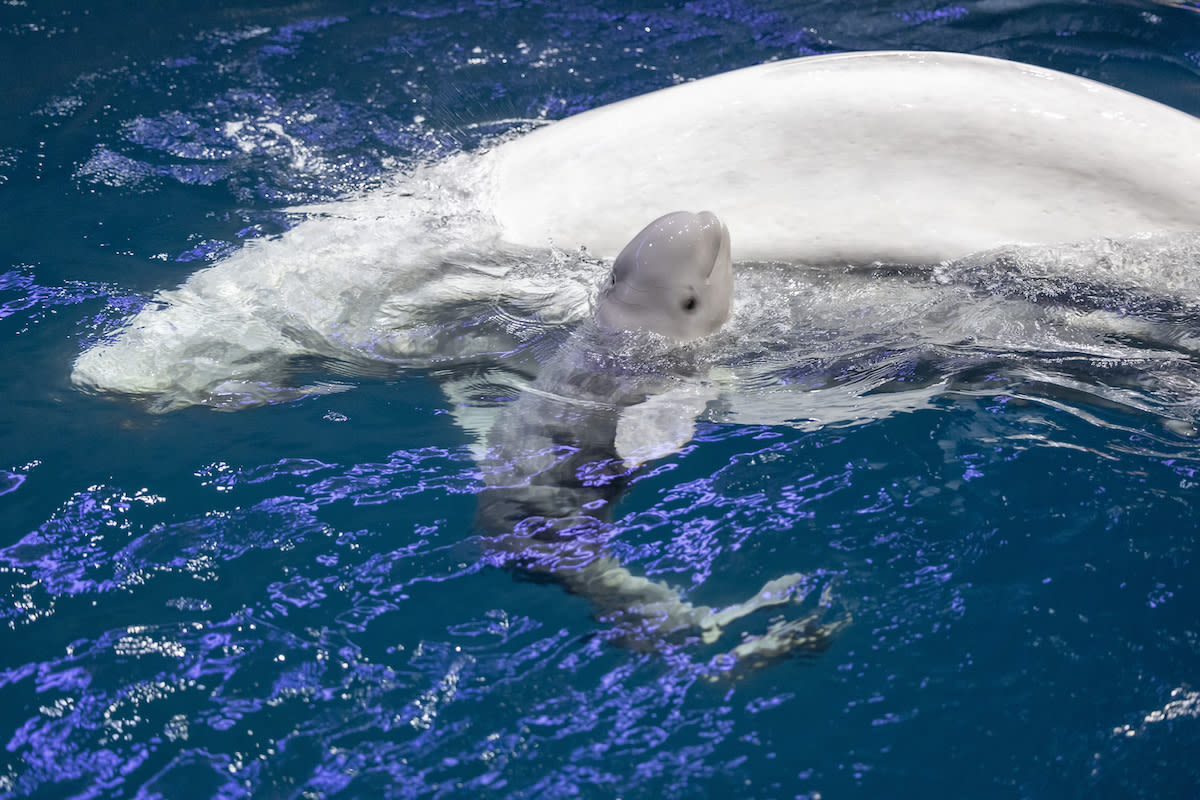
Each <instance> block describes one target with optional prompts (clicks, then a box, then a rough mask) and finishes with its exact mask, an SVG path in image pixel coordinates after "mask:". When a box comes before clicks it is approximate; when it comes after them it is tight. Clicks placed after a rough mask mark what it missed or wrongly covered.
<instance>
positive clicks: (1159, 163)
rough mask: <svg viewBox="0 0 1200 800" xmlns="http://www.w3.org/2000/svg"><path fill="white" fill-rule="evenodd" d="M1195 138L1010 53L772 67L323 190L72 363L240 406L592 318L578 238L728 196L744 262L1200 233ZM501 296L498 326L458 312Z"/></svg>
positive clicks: (100, 385) (152, 390) (825, 59)
mask: <svg viewBox="0 0 1200 800" xmlns="http://www.w3.org/2000/svg"><path fill="white" fill-rule="evenodd" d="M1196 141H1200V122H1197V120H1196V119H1195V118H1193V117H1190V116H1188V115H1186V114H1183V113H1181V112H1178V111H1175V110H1173V109H1170V108H1167V107H1165V106H1162V105H1160V104H1158V103H1155V102H1153V101H1150V100H1147V99H1145V98H1142V97H1138V96H1136V95H1132V94H1129V93H1127V92H1123V91H1121V90H1118V89H1114V88H1112V87H1108V86H1104V85H1101V84H1098V83H1095V82H1092V81H1089V80H1086V79H1082V78H1078V77H1075V76H1071V75H1066V74H1063V73H1058V72H1053V71H1050V70H1045V69H1041V68H1037V67H1030V66H1027V65H1023V64H1017V63H1013V62H1008V61H1000V60H997V59H991V58H982V57H978V56H968V55H958V54H947V53H853V54H844V55H834V56H818V57H811V58H802V59H796V60H792V61H781V62H776V63H770V64H763V65H760V66H756V67H749V68H746V69H743V70H738V71H736V72H731V73H727V74H724V75H717V76H714V77H711V78H704V79H701V80H698V81H695V82H693V83H688V84H684V85H680V86H676V87H672V88H669V89H664V90H661V91H658V92H654V93H651V94H649V95H645V96H642V97H637V98H633V99H631V100H626V101H622V102H619V103H616V104H613V105H611V106H607V107H603V108H599V109H595V110H593V111H588V112H585V113H582V114H579V115H578V116H575V117H572V118H569V119H567V120H563V121H561V122H556V123H552V124H549V125H546V126H544V127H541V128H539V129H536V130H534V131H532V132H530V133H527V134H525V135H523V136H519V137H517V138H513V139H510V140H508V141H504V142H501V143H499V144H497V145H496V146H495V147H493V148H492V149H491V150H489V151H487V152H483V153H461V154H458V155H456V156H453V157H451V158H449V159H447V160H445V161H443V162H440V163H437V164H433V165H428V166H423V167H419V168H415V169H414V170H413V171H412V172H410V173H406V174H404V175H402V176H399V177H398V178H397V179H396V183H395V185H392V186H387V187H384V188H383V189H381V190H379V191H376V192H373V193H371V194H368V195H365V196H363V197H359V198H352V199H348V200H345V201H342V202H337V203H331V204H328V205H327V206H324V207H321V208H319V209H315V210H312V218H310V219H308V220H306V221H304V222H302V223H300V224H299V225H297V226H296V227H295V228H293V229H292V230H290V231H288V232H287V233H285V234H284V235H283V236H281V237H279V238H277V239H273V240H269V241H259V242H254V243H251V244H250V245H248V246H247V247H245V248H243V249H242V250H240V251H238V252H236V253H234V254H233V255H232V256H230V257H229V258H227V259H225V260H224V261H222V262H219V263H217V264H215V265H213V266H212V267H209V268H207V269H204V270H201V271H199V272H197V273H195V274H193V275H192V276H191V277H190V278H189V279H188V280H187V282H186V283H185V284H184V285H183V286H182V287H180V288H178V289H176V290H170V291H164V292H162V293H160V295H159V296H157V297H156V298H155V302H153V303H149V304H147V305H146V307H145V308H143V309H142V310H141V311H140V312H139V313H137V314H136V315H134V316H133V317H131V318H130V319H129V320H127V321H126V322H125V323H124V324H123V325H122V327H120V328H119V329H118V330H116V331H115V332H114V333H113V334H112V335H110V336H108V337H106V338H104V339H102V340H100V341H98V342H96V343H95V344H94V345H93V346H91V347H90V348H89V349H88V350H87V351H86V352H84V353H83V354H81V355H80V357H79V358H78V360H77V361H76V364H75V369H74V371H73V373H72V379H73V381H74V382H75V384H76V385H78V386H80V387H83V388H86V389H89V390H93V391H102V392H118V393H126V394H131V395H137V396H141V397H144V398H146V399H147V400H148V404H149V406H150V407H151V408H152V409H153V410H156V411H169V410H172V409H177V408H181V407H184V406H187V405H194V404H202V405H210V406H214V407H218V408H226V409H237V408H242V407H245V406H247V405H258V404H262V403H269V402H274V401H279V400H286V399H290V398H294V397H297V396H303V395H306V394H314V393H322V392H329V391H335V390H339V389H343V388H346V386H347V385H348V384H347V383H346V382H345V381H338V380H330V381H324V380H317V381H310V382H307V383H300V382H299V380H298V378H297V377H295V374H294V373H295V372H296V370H295V369H293V367H292V364H293V362H295V361H297V360H300V359H313V358H316V359H320V360H325V361H329V362H331V363H335V364H337V365H339V372H342V373H346V372H349V373H351V374H353V372H354V370H356V369H361V370H367V371H369V370H370V369H371V368H372V365H374V366H376V367H378V366H379V365H382V366H384V367H387V366H389V365H401V366H413V365H415V366H424V365H428V364H430V363H435V362H436V363H444V362H446V361H448V360H449V361H453V360H454V359H457V358H486V357H493V356H494V355H495V354H502V353H506V352H509V351H510V350H511V349H512V344H513V338H514V335H515V336H516V338H517V339H518V340H519V339H520V336H521V335H523V334H522V331H523V330H525V329H526V328H528V325H527V324H526V323H524V322H522V323H521V324H520V325H517V326H515V328H517V329H519V330H515V333H514V326H513V325H510V324H509V321H510V320H511V319H513V318H517V319H520V320H530V321H531V323H530V324H534V325H560V324H574V323H577V322H578V321H579V320H580V319H582V318H584V317H585V316H586V310H587V297H588V289H587V284H588V283H589V282H592V281H594V280H595V278H594V277H592V275H595V274H598V273H599V272H600V271H601V270H602V269H603V266H602V265H600V264H597V263H595V262H594V261H588V260H587V259H586V258H585V259H583V260H580V259H579V258H576V257H575V256H569V257H563V255H562V254H573V253H577V252H578V251H577V250H576V248H578V247H580V246H586V247H587V248H588V253H589V258H590V257H592V256H594V257H598V258H601V259H607V258H611V257H614V256H615V255H617V253H618V252H619V251H620V249H621V248H622V247H623V246H624V244H625V243H626V241H627V239H628V237H629V235H630V233H631V232H632V231H636V230H638V229H639V228H640V227H641V226H643V225H645V223H646V221H647V220H650V219H654V218H656V217H658V216H659V215H661V214H662V213H663V212H665V211H667V210H670V209H672V208H696V207H705V208H708V209H710V210H712V211H713V212H714V213H716V214H717V215H718V216H719V217H720V218H721V219H722V220H723V221H724V223H725V224H726V225H728V226H729V228H730V230H732V231H735V232H736V238H737V252H738V258H739V259H747V260H763V261H778V262H786V263H792V264H805V265H809V266H812V265H835V266H839V265H840V266H845V265H846V264H860V263H871V262H876V261H881V262H892V263H896V262H901V263H908V264H917V265H933V264H936V263H938V262H940V261H942V260H945V259H951V258H958V257H961V256H965V255H967V254H969V253H973V252H977V251H981V250H986V249H988V248H992V247H997V246H1001V245H1008V244H1014V243H1017V244H1029V245H1034V244H1053V243H1057V242H1066V241H1077V240H1087V239H1094V238H1098V237H1120V236H1128V235H1132V234H1138V233H1144V232H1160V233H1161V232H1173V231H1183V230H1188V231H1192V230H1196V229H1197V228H1198V227H1200V222H1198V220H1200V153H1197V152H1196V150H1195V148H1194V146H1193V145H1194V142H1196ZM549 247H553V248H554V249H553V250H551V251H548V248H549ZM548 252H550V253H553V254H555V255H552V256H548V255H547V253H548ZM531 265H532V267H531ZM538 265H543V266H544V268H541V269H538V268H537V267H538ZM496 307H500V308H501V309H502V312H503V313H501V314H499V315H493V316H492V317H487V319H489V320H492V321H497V322H498V324H497V325H496V326H492V327H488V326H487V325H473V327H471V328H470V329H469V330H464V329H463V327H462V325H463V324H464V323H463V322H462V321H463V320H471V319H483V318H485V317H486V312H487V310H488V309H489V308H491V309H494V308H496ZM518 343H519V342H518ZM305 372H306V374H311V370H306V371H305ZM297 384H299V385H297Z"/></svg>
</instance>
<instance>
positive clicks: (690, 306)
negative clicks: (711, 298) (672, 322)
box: [681, 296, 700, 313]
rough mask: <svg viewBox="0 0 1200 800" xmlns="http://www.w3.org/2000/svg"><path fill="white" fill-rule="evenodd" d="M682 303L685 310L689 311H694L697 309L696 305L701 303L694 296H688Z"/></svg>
mask: <svg viewBox="0 0 1200 800" xmlns="http://www.w3.org/2000/svg"><path fill="white" fill-rule="evenodd" d="M681 305H682V306H683V310H684V311H687V312H689V313H690V312H692V311H695V310H696V306H698V305H700V303H699V302H698V301H697V300H696V298H695V297H694V296H693V297H688V298H687V299H686V300H684V301H683V303H682V304H681Z"/></svg>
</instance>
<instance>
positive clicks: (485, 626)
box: [0, 0, 1200, 798]
mask: <svg viewBox="0 0 1200 800" xmlns="http://www.w3.org/2000/svg"><path fill="white" fill-rule="evenodd" d="M1190 5H1191V4H1179V5H1178V6H1172V5H1156V4H1150V3H1127V2H1122V3H1115V2H1113V3H1054V4H1041V5H1039V4H1035V3H1022V2H1001V1H999V0H983V2H978V3H963V4H959V5H938V4H936V3H928V4H924V5H922V4H905V3H899V2H878V3H872V4H865V3H864V4H846V3H807V4H787V3H751V2H695V3H688V4H680V5H679V6H678V7H673V8H659V7H658V6H656V5H650V4H646V5H645V6H644V7H642V8H640V9H633V8H631V4H623V3H622V4H618V3H609V4H603V3H602V4H596V3H592V2H588V3H579V4H572V3H551V4H545V5H542V4H535V3H529V4H518V3H503V2H501V3H490V2H479V3H476V4H470V3H462V4H456V3H450V2H429V3H422V4H417V5H412V6H409V5H407V4H403V3H396V4H391V5H389V4H383V3H381V4H378V5H374V6H366V5H364V4H356V3H349V2H324V1H323V0H316V2H306V3H297V4H294V5H285V4H277V3H266V2H264V3H260V4H257V5H243V4H238V3H233V2H221V3H203V4H195V3H158V4H150V5H146V4H141V3H132V2H128V3H125V2H110V3H106V4H103V7H94V8H88V7H84V6H82V5H80V4H76V3H67V2H59V3H54V2H38V0H12V1H11V2H7V3H4V4H3V5H0V75H3V76H4V77H3V79H0V93H2V94H0V97H2V100H3V102H0V198H2V201H0V202H2V204H3V205H2V207H3V210H4V213H3V215H2V218H0V317H2V318H0V337H3V347H2V348H0V359H2V360H3V366H2V367H0V370H2V374H3V375H4V376H5V380H4V401H3V402H4V415H3V423H2V424H0V454H2V456H0V518H2V519H3V520H4V524H3V530H2V531H0V619H2V620H3V624H2V625H0V742H3V743H4V746H5V749H4V752H3V755H0V796H5V797H45V798H51V797H54V798H57V797H166V798H187V797H240V796H251V797H296V798H301V797H304V798H309V797H335V796H336V797H372V798H373V797H574V796H581V797H603V798H609V797H625V798H632V797H659V796H661V797H670V798H684V797H741V798H793V797H811V798H815V797H818V796H820V797H823V798H836V797H872V798H873V797H882V796H891V797H917V796H930V795H932V796H960V797H973V798H986V797H997V798H1008V797H1021V798H1026V797H1028V798H1059V797H1089V798H1090V797H1147V798H1157V797H1195V796H1200V762H1197V760H1196V752H1197V750H1198V749H1200V694H1197V692H1198V691H1200V627H1198V624H1197V613H1196V612H1197V610H1198V609H1200V597H1198V596H1197V588H1196V582H1195V567H1196V562H1195V553H1196V548H1197V542H1198V536H1197V524H1196V520H1197V518H1198V516H1197V515H1198V512H1200V500H1198V499H1197V484H1198V483H1200V446H1198V445H1197V443H1196V440H1195V438H1193V436H1192V435H1191V433H1192V426H1191V425H1190V424H1189V419H1188V418H1187V415H1186V414H1183V415H1182V416H1181V413H1180V412H1179V410H1178V409H1179V408H1180V407H1181V405H1180V402H1179V401H1180V398H1177V397H1172V398H1169V399H1170V400H1171V402H1167V399H1164V398H1165V396H1166V395H1165V394H1162V393H1157V394H1156V392H1158V391H1159V390H1157V389H1155V387H1154V386H1153V385H1147V384H1149V383H1152V382H1145V383H1142V384H1140V383H1139V375H1140V370H1141V369H1142V366H1143V365H1142V364H1141V363H1140V362H1138V361H1136V360H1133V359H1131V360H1130V361H1129V362H1128V363H1116V364H1114V363H1105V364H1096V365H1091V366H1089V365H1088V364H1087V363H1084V364H1083V366H1082V367H1074V368H1073V370H1074V371H1073V372H1072V375H1075V376H1076V377H1077V378H1078V380H1077V381H1076V382H1075V384H1073V386H1075V388H1070V387H1069V386H1065V385H1064V384H1063V383H1062V382H1059V383H1055V382H1048V383H1039V382H1038V381H1037V380H1031V379H1029V378H1028V377H1027V376H1026V377H1022V376H1018V375H1015V374H1013V373H1012V372H1011V371H1006V366H1005V363H1004V361H1003V359H998V361H997V364H996V365H995V366H994V368H991V367H989V365H988V364H987V363H986V362H985V363H981V364H978V365H977V366H976V367H975V368H974V372H975V374H974V375H973V377H972V378H971V380H970V381H968V382H967V388H966V389H964V390H962V391H948V392H946V393H943V394H941V395H939V396H937V397H936V398H935V399H934V400H933V401H932V402H931V403H930V404H929V405H928V406H926V407H924V408H920V409H918V410H914V411H911V412H908V413H895V414H891V415H889V416H885V417H883V418H881V419H876V420H867V421H864V422H863V423H862V424H857V425H832V426H827V427H824V428H817V429H815V430H806V429H802V428H794V427H789V426H780V427H763V426H741V425H735V424H731V423H706V424H704V425H702V426H701V428H700V429H699V432H698V435H697V437H696V439H695V440H694V441H693V442H692V443H691V444H689V445H688V446H687V447H686V448H685V449H684V450H683V451H682V452H680V453H677V454H674V455H671V456H668V457H666V458H663V459H661V460H660V461H657V462H655V463H654V464H652V465H650V466H649V467H647V468H644V469H643V470H642V471H640V472H638V473H636V474H635V475H634V477H633V480H632V482H631V485H630V486H629V488H628V490H627V491H626V492H625V493H624V495H623V496H622V497H621V498H620V501H619V504H618V505H617V507H616V509H615V512H614V519H613V521H614V525H615V529H616V535H615V536H614V538H613V540H612V542H611V548H612V550H613V552H615V553H616V554H617V555H619V556H620V557H621V559H622V560H623V561H624V563H626V564H627V565H628V566H630V568H631V569H634V570H636V571H638V572H640V573H644V574H648V575H651V576H653V577H655V578H658V579H662V580H666V581H668V582H670V583H672V584H674V585H676V586H678V587H681V588H682V589H683V590H684V591H685V593H686V594H687V596H688V597H689V599H692V600H693V601H694V602H697V603H707V604H711V605H723V604H726V603H732V602H735V601H737V600H739V599H742V598H744V597H746V596H747V595H748V594H749V593H752V592H754V591H755V590H756V589H757V587H759V586H760V585H762V583H763V582H764V581H766V580H768V579H770V578H772V577H774V576H776V575H778V574H780V572H781V570H786V571H801V572H805V573H808V574H810V575H812V576H814V578H813V580H814V581H819V582H821V583H822V584H823V585H825V586H827V587H829V588H830V589H831V592H832V601H831V602H832V604H833V607H834V609H835V610H836V611H837V613H841V614H845V615H846V618H848V619H849V624H848V625H847V626H846V627H845V628H843V629H842V630H840V631H838V632H837V634H836V636H835V637H834V638H833V640H832V641H831V642H830V644H829V647H828V648H827V649H825V650H823V651H820V652H806V653H803V654H799V655H798V656H797V657H795V658H792V659H790V660H786V661H782V662H779V663H774V664H771V665H768V666H765V667H763V668H761V669H757V670H749V671H747V672H745V673H743V674H741V679H740V680H736V681H734V680H729V679H720V680H717V681H715V682H713V681H710V680H708V676H709V675H710V670H709V669H708V668H707V665H708V664H709V663H710V659H711V658H712V656H713V655H714V651H712V650H711V649H705V648H702V647H697V648H692V649H689V648H676V649H668V651H667V652H665V653H637V652H631V651H629V650H626V649H622V648H620V647H617V646H614V645H613V644H611V643H609V642H608V641H606V637H605V636H604V635H603V633H604V630H605V625H604V624H603V623H601V622H598V621H596V620H595V619H593V618H592V616H591V614H590V609H589V605H588V602H587V601H586V600H585V599H584V598H581V597H578V596H574V595H570V594H566V593H564V592H563V591H562V590H561V588H559V587H558V586H556V585H554V584H553V583H546V582H543V581H539V580H529V579H527V578H528V577H529V576H527V575H524V574H522V573H521V572H519V571H513V570H510V569H501V568H497V567H495V566H490V565H489V563H490V562H489V558H488V557H487V554H486V553H485V552H484V548H483V547H482V546H481V544H480V541H479V538H478V536H477V535H476V531H475V529H474V528H473V525H474V522H473V519H474V514H475V495H476V494H477V493H478V492H479V490H480V489H481V488H482V481H481V479H480V477H479V474H478V471H477V469H476V466H475V463H474V461H473V460H472V457H471V455H470V452H469V449H468V445H469V444H470V439H469V437H468V436H467V435H466V434H465V433H463V432H462V430H460V429H459V428H458V427H456V426H455V425H454V423H453V419H452V415H451V414H450V413H449V410H450V409H449V405H448V401H447V399H446V397H445V396H444V395H443V393H442V392H441V390H440V389H439V386H438V382H437V380H433V379H431V375H430V374H429V372H428V371H424V370H419V369H416V370H405V371H401V370H388V369H381V370H376V371H374V372H372V373H371V374H366V375H363V374H359V375H351V376H341V377H340V380H342V381H344V382H349V383H350V384H351V385H352V389H351V390H350V391H346V392H342V393H339V394H334V395H329V396H323V397H310V398H307V399H302V400H296V401H292V402H283V403H278V404H272V405H266V406H262V407H258V408H252V409H247V410H243V411H239V412H237V413H220V412H217V411H213V410H210V409H205V408H196V407H193V408H188V409H184V410H180V411H175V412H171V413H167V414H156V413H151V412H150V411H149V410H147V409H146V407H145V406H144V405H142V404H139V403H138V402H136V401H135V400H132V399H129V398H106V397H100V396H95V395H89V394H85V393H82V392H80V391H78V390H77V389H76V388H74V387H73V386H72V384H71V383H70V381H69V375H70V370H71V364H72V362H73V361H74V359H75V358H76V356H77V355H78V354H79V353H80V352H81V351H83V350H84V349H86V348H87V347H88V346H89V345H90V344H91V343H92V342H94V341H95V340H96V338H97V337H99V336H103V335H104V334H105V333H107V332H108V331H110V330H112V328H113V327H114V326H115V325H116V324H117V323H118V322H119V321H120V320H121V319H122V318H124V317H125V316H127V315H128V314H130V313H131V312H133V311H135V310H136V309H138V308H140V307H141V306H142V305H143V304H144V303H145V302H146V300H147V298H149V297H150V296H151V294H152V293H153V292H154V291H155V290H157V289H161V288H165V287H172V286H175V285H178V284H179V283H181V282H182V281H183V280H185V279H186V278H187V276H188V275H190V274H191V273H193V272H194V271H195V270H197V269H199V268H201V267H203V266H205V265H207V264H209V263H213V262H214V261H217V260H219V259H221V258H222V257H223V256H225V255H227V254H229V253H230V252H232V251H234V250H236V249H237V248H239V247H240V246H242V245H243V244H244V243H245V242H246V241H247V240H250V239H254V238H259V237H269V236H272V235H274V234H278V233H280V232H281V231H283V230H285V229H286V228H288V227H289V226H290V225H292V224H294V223H295V222H296V221H297V219H298V217H297V215H296V214H294V213H291V212H289V211H288V209H289V208H292V207H294V206H297V205H300V204H304V203H311V202H315V201H325V200H332V199H336V198H338V197H340V196H343V195H344V194H346V193H349V192H356V191H360V190H364V189H370V188H372V187H375V186H377V185H379V184H380V183H382V182H383V181H384V180H386V179H387V177H388V176H389V175H391V174H393V173H394V172H395V171H396V170H398V169H402V168H404V167H405V166H406V165H411V164H413V163H416V162H418V161H422V160H432V159H438V158H441V157H443V156H445V155H448V154H451V153H454V152H457V151H459V150H461V149H470V148H473V147H476V146H478V145H479V143H480V142H481V141H484V140H485V139H486V137H487V136H489V135H492V134H495V133H498V132H503V131H505V130H508V129H509V128H512V127H514V126H516V125H518V124H520V121H521V120H533V119H539V118H558V117H562V116H565V115H568V114H571V113H574V112H577V111H580V110H584V109H587V108H591V107H594V106H597V105H601V104H604V103H607V102H611V101H614V100H618V99H620V98H623V97H627V96H630V95H633V94H638V93H642V92H646V91H649V90H652V89H656V88H660V87H663V86H667V85H670V84H672V83H673V82H676V81H678V80H680V79H690V78H697V77H702V76H705V75H709V74H713V73H717V72H721V71H724V70H728V69H732V68H736V67H741V66H746V65H750V64H755V63H760V62H762V61H765V60H768V59H777V58H788V57H794V56H802V55H807V54H812V53H822V52H832V51H842V50H862V49H880V48H917V49H945V50H957V51H964V52H973V53H980V54H986V55H994V56H1002V57H1007V58H1012V59H1016V60H1021V61H1026V62H1030V63H1034V64H1040V65H1043V66H1049V67H1053V68H1056V69H1060V70H1064V71H1067V72H1072V73H1076V74H1080V75H1084V76H1087V77H1090V78H1094V79H1097V80H1100V81H1104V82H1107V83H1110V84H1114V85H1117V86H1120V87H1123V88H1127V89H1130V90H1132V91H1135V92H1138V93H1140V94H1144V95H1146V96H1149V97H1152V98H1154V99H1157V100H1161V101H1163V102H1166V103H1169V104H1171V105H1174V106H1176V107H1178V108H1180V109H1183V110H1185V111H1188V112H1190V113H1193V114H1200V17H1198V16H1197V12H1196V10H1195V9H1194V8H1192V7H1189V6H1190ZM233 122H238V123H241V124H240V127H233V128H231V127H230V123H233ZM1194 358H1195V356H1194V355H1189V354H1187V353H1184V354H1183V355H1181V356H1180V359H1181V361H1182V362H1183V367H1180V368H1181V369H1182V368H1184V367H1187V368H1194V366H1192V362H1193V361H1194ZM1023 363H1025V364H1026V365H1027V364H1028V362H1027V361H1026V362H1023ZM311 369H312V370H313V371H314V372H315V373H318V374H319V373H320V371H321V369H322V366H321V365H319V364H317V365H312V367H311ZM914 369H917V370H918V371H919V370H926V371H930V370H931V371H933V372H934V373H936V372H937V371H938V370H939V369H947V370H949V369H951V368H950V367H948V366H945V365H944V364H939V363H936V362H935V363H932V364H922V365H918V366H917V367H914ZM935 377H936V376H935ZM1168 377H1169V376H1168ZM926 379H927V380H929V377H928V376H926ZM1158 379H1159V380H1163V376H1162V374H1161V373H1159V374H1158ZM1096 386H1099V387H1101V389H1100V390H1097V389H1095V387H1096ZM1105 386H1115V387H1119V388H1124V389H1128V391H1129V392H1131V393H1133V395H1134V396H1135V398H1136V399H1137V400H1138V402H1130V403H1128V404H1122V403H1121V402H1118V401H1116V400H1114V399H1112V397H1113V396H1114V395H1113V393H1112V392H1108V393H1106V392H1105V391H1103V388H1104V387H1105ZM1089 387H1090V388H1089ZM1130 387H1132V388H1130ZM1163 391H1165V390H1163ZM1166 394H1169V392H1166ZM1188 399H1189V398H1183V399H1182V400H1183V401H1184V402H1183V403H1182V407H1191V408H1194V407H1195V405H1194V404H1193V405H1191V406H1188V403H1187V402H1186V401H1187V400H1188ZM1168 408H1169V409H1170V410H1169V411H1164V410H1163V409H1168ZM755 624H758V623H755ZM753 627H754V626H753V624H749V625H748V626H747V630H750V629H752V628H753Z"/></svg>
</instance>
